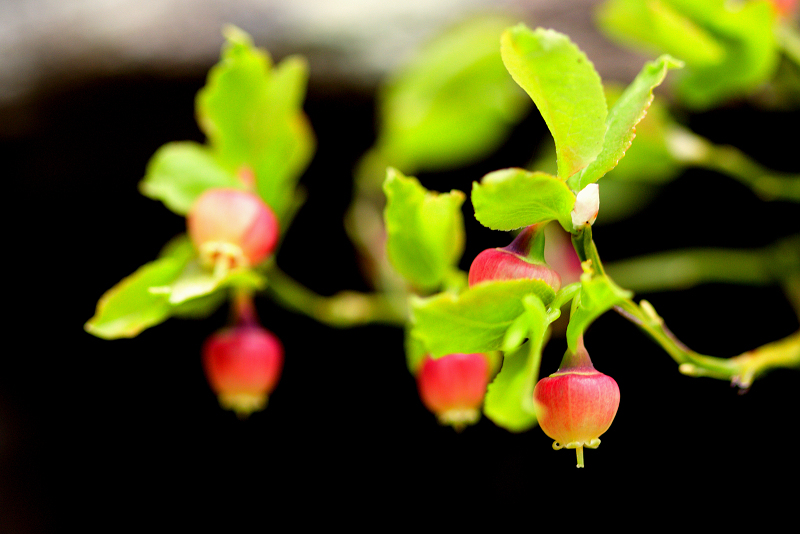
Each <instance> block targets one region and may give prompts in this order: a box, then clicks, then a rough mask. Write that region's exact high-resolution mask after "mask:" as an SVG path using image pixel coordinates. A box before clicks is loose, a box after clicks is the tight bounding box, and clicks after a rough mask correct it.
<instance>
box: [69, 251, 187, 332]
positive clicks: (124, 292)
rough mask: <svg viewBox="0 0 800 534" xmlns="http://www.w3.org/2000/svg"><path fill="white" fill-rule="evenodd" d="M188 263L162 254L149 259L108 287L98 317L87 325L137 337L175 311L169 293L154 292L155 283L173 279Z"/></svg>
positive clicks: (87, 327) (95, 316) (99, 329)
mask: <svg viewBox="0 0 800 534" xmlns="http://www.w3.org/2000/svg"><path fill="white" fill-rule="evenodd" d="M183 267H184V263H183V261H182V260H181V259H179V258H169V257H168V258H162V259H159V260H156V261H153V262H150V263H147V264H145V265H143V266H141V267H139V269H137V270H136V272H134V273H133V274H131V275H130V276H128V277H126V278H124V279H123V280H122V281H120V282H119V283H118V284H117V285H115V286H114V287H112V288H111V289H109V290H108V291H106V293H105V294H104V295H103V296H102V297H101V298H100V300H99V301H98V303H97V311H96V312H95V314H94V317H92V318H91V319H89V321H88V322H87V323H86V324H85V325H84V328H85V329H86V331H87V332H89V333H90V334H92V335H95V336H97V337H101V338H103V339H116V338H122V337H135V336H137V335H138V334H139V333H140V332H142V331H143V330H145V329H147V328H150V327H151V326H155V325H157V324H159V323H161V322H163V321H165V320H166V319H167V318H168V317H169V316H170V314H171V309H172V307H171V306H170V304H169V302H168V299H167V296H166V295H158V294H153V293H151V292H150V291H149V290H150V288H151V287H154V286H162V285H165V284H169V283H172V282H173V281H174V280H175V279H176V278H177V277H178V276H179V275H180V273H181V270H182V269H183Z"/></svg>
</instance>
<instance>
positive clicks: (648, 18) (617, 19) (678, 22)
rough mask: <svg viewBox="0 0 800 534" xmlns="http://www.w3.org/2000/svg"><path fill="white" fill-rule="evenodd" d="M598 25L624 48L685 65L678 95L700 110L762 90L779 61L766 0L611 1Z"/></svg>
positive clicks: (772, 22)
mask: <svg viewBox="0 0 800 534" xmlns="http://www.w3.org/2000/svg"><path fill="white" fill-rule="evenodd" d="M599 22H600V26H601V28H602V29H603V30H604V31H606V33H608V34H609V35H610V36H611V37H612V38H614V39H617V40H618V41H620V42H622V43H624V44H628V45H632V46H635V47H638V48H640V49H641V48H642V47H644V48H646V49H648V50H650V51H652V52H655V53H662V52H666V53H668V54H671V55H673V56H674V57H676V58H678V59H680V60H682V61H684V62H685V63H686V70H685V71H684V72H683V73H681V76H679V77H678V80H677V82H678V83H677V84H676V89H677V93H678V96H679V97H680V98H681V99H682V100H683V101H684V103H685V104H687V105H689V106H691V107H694V108H698V109H704V108H708V107H711V106H713V105H716V104H719V103H720V102H723V101H725V100H727V99H730V98H732V97H737V96H742V95H746V94H748V93H750V92H752V91H753V90H755V89H757V88H758V87H759V86H760V85H761V84H763V83H764V82H766V81H767V80H769V79H770V77H771V76H772V74H773V73H774V71H775V68H776V66H777V63H778V59H779V48H778V44H777V40H776V37H775V31H774V26H775V12H774V9H773V7H772V6H771V5H770V2H767V1H764V0H759V1H752V2H737V3H732V2H728V1H726V0H703V1H697V0H610V1H609V2H607V3H606V4H604V5H603V7H602V8H601V9H600V11H599Z"/></svg>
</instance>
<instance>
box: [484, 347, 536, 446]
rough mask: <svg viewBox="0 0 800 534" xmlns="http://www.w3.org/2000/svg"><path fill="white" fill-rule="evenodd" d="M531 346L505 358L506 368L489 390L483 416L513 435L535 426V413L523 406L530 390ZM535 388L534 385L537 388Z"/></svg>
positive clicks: (498, 374) (504, 364) (521, 348)
mask: <svg viewBox="0 0 800 534" xmlns="http://www.w3.org/2000/svg"><path fill="white" fill-rule="evenodd" d="M530 345H531V343H530V342H526V343H525V344H524V345H522V346H521V347H519V348H518V349H517V350H515V351H513V352H510V353H507V354H505V356H503V367H502V368H501V369H500V372H499V373H497V376H496V377H495V379H494V381H493V382H492V383H491V384H489V387H488V388H487V390H486V397H485V399H484V403H483V414H484V415H485V416H486V417H488V418H489V419H490V420H491V421H492V422H493V423H494V424H496V425H497V426H500V427H502V428H505V429H506V430H509V431H511V432H524V431H526V430H528V429H530V428H533V427H534V426H535V425H536V413H535V412H534V411H533V409H532V407H530V408H528V407H527V406H525V404H527V403H524V402H523V400H522V399H523V398H524V396H525V392H527V391H528V389H530V391H531V396H532V395H533V388H532V387H529V382H530V378H529V372H528V371H529V368H530V361H531V360H532V356H531V354H530V352H531V351H530ZM534 385H535V384H534Z"/></svg>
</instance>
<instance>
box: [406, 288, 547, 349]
mask: <svg viewBox="0 0 800 534" xmlns="http://www.w3.org/2000/svg"><path fill="white" fill-rule="evenodd" d="M531 294H532V295H535V296H536V297H537V298H539V299H540V300H542V301H543V302H545V303H549V302H550V301H552V300H553V297H554V296H555V292H554V291H553V289H552V288H551V287H550V286H548V285H547V284H546V283H545V282H542V281H541V280H527V279H523V280H503V281H495V282H491V283H486V284H478V285H476V286H474V287H471V288H469V289H467V290H466V291H464V292H463V293H461V294H460V295H453V294H452V293H441V294H439V295H436V296H433V297H429V298H425V299H423V298H419V297H412V299H411V306H412V312H413V317H414V318H413V325H414V326H413V330H412V335H413V336H414V337H415V338H416V339H418V340H420V341H421V342H422V343H423V344H424V346H425V347H427V349H428V351H429V352H430V353H431V355H432V357H434V358H438V357H441V356H444V355H445V354H451V353H454V352H466V353H472V352H488V351H492V350H499V349H500V348H502V346H503V340H504V338H505V335H506V331H507V330H508V329H509V328H510V327H511V325H512V324H513V323H514V321H515V320H516V319H517V317H519V316H520V314H522V313H523V311H524V310H525V308H524V305H523V303H522V299H523V297H525V296H526V295H531Z"/></svg>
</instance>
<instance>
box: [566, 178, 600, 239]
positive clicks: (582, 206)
mask: <svg viewBox="0 0 800 534" xmlns="http://www.w3.org/2000/svg"><path fill="white" fill-rule="evenodd" d="M599 191H600V188H599V187H598V186H597V184H589V185H587V186H586V187H584V188H583V189H581V190H580V192H579V193H578V196H577V197H575V207H574V208H572V226H574V227H575V228H578V227H580V226H583V225H584V224H586V223H589V224H594V220H595V219H597V211H598V210H599V209H600V192H599Z"/></svg>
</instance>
